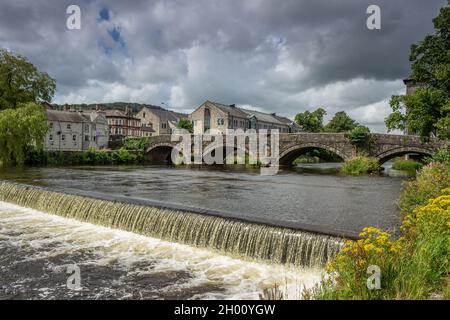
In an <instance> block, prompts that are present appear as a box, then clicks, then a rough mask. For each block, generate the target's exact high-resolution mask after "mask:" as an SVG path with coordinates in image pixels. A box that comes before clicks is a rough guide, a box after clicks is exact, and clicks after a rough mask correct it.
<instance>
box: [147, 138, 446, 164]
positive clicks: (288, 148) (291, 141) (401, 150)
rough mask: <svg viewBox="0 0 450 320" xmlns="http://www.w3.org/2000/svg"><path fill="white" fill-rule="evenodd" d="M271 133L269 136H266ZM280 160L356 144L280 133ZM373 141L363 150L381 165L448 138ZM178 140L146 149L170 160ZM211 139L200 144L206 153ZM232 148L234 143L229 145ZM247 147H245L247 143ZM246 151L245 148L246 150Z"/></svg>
mask: <svg viewBox="0 0 450 320" xmlns="http://www.w3.org/2000/svg"><path fill="white" fill-rule="evenodd" d="M269 136H270V135H269ZM279 138H280V140H279V141H280V144H279V155H280V156H279V163H280V164H282V165H289V164H292V162H293V161H294V160H295V159H296V158H297V157H298V156H300V155H302V154H304V153H306V152H308V151H310V150H312V149H323V150H327V151H329V152H332V153H334V154H336V155H338V156H339V157H340V158H342V159H343V160H348V159H350V158H352V157H354V156H355V155H356V152H357V150H356V147H355V146H354V145H353V144H352V143H351V142H350V141H349V140H348V139H347V138H346V137H345V134H344V133H284V134H279ZM371 140H372V141H373V143H371V144H370V146H369V147H367V148H366V152H367V153H368V154H369V155H370V156H372V157H376V158H377V159H378V160H379V162H380V164H382V163H384V162H386V161H388V160H390V159H392V158H395V157H398V156H402V155H405V154H408V153H416V154H419V155H421V156H431V155H433V154H434V153H435V152H436V151H437V150H438V149H439V148H442V147H444V146H447V145H449V144H450V141H444V140H439V139H435V138H431V139H430V140H429V141H427V142H424V141H422V140H421V139H420V137H417V136H408V135H393V134H378V133H373V134H371ZM177 144H178V142H172V141H171V136H170V135H160V136H155V137H152V140H151V144H150V146H149V147H148V149H147V150H146V155H147V157H148V159H149V160H150V161H155V162H160V161H169V160H170V154H171V151H172V149H173V148H174V147H175V146H176V145H177ZM209 144H210V142H206V143H205V142H204V143H203V151H204V153H205V151H206V150H208V148H209V149H210V151H211V150H212V149H213V148H211V147H208V145H209ZM229 147H230V148H233V146H229ZM246 149H247V150H248V146H246ZM247 150H246V151H247Z"/></svg>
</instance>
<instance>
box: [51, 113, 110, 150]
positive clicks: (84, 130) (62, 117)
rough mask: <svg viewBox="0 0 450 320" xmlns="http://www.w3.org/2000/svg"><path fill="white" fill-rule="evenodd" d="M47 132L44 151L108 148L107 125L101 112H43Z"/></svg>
mask: <svg viewBox="0 0 450 320" xmlns="http://www.w3.org/2000/svg"><path fill="white" fill-rule="evenodd" d="M45 113H46V117H47V124H48V126H49V131H48V132H47V134H46V136H45V140H44V150H46V151H84V150H87V149H88V148H89V147H92V148H95V149H104V148H107V147H108V136H109V130H108V124H107V121H106V116H105V114H104V113H102V112H97V111H91V112H86V113H84V112H73V111H57V110H51V109H47V110H45Z"/></svg>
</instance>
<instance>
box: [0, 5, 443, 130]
mask: <svg viewBox="0 0 450 320" xmlns="http://www.w3.org/2000/svg"><path fill="white" fill-rule="evenodd" d="M69 4H72V1H69V0H63V1H51V0H47V1H39V2H37V1H36V2H29V1H24V0H3V1H2V5H1V10H0V43H1V45H2V47H7V48H9V49H11V50H13V51H16V52H18V53H20V54H23V55H25V56H27V57H28V58H29V59H30V60H31V61H32V62H33V63H36V64H37V65H38V66H39V67H40V68H41V69H43V70H45V71H47V72H49V73H50V74H51V75H52V76H54V77H55V78H56V80H57V85H58V88H57V96H56V97H55V98H56V101H57V102H69V103H70V102H73V103H76V102H100V101H106V100H108V99H116V98H117V99H119V98H123V99H134V100H139V101H137V102H146V103H153V104H159V103H160V102H161V101H166V102H168V103H169V104H171V105H172V106H173V107H174V108H179V109H180V110H192V109H193V108H195V107H197V106H198V105H199V104H201V103H202V102H203V100H205V99H211V100H217V101H221V102H224V103H237V104H246V105H252V106H255V107H259V108H261V109H264V110H266V111H275V112H277V113H279V114H286V115H289V116H293V115H295V113H297V112H300V111H303V110H305V109H311V108H315V107H318V106H319V105H320V106H323V107H325V108H327V110H328V112H329V114H330V113H332V112H335V111H340V110H346V111H349V112H350V113H352V110H354V112H353V114H354V116H355V117H357V118H358V119H357V120H361V121H364V122H365V123H367V124H370V125H371V126H372V127H373V128H377V130H378V129H379V128H381V127H382V119H381V118H380V116H375V115H374V113H373V110H374V106H377V107H379V108H383V110H384V111H383V112H386V110H387V109H386V108H387V107H386V101H387V99H388V98H389V96H390V95H392V94H396V93H398V92H399V91H400V90H402V88H403V87H402V83H401V79H402V78H403V77H405V76H407V74H408V72H409V62H408V54H409V46H410V44H412V43H415V42H417V41H419V40H421V39H422V38H423V37H424V35H425V34H427V33H429V32H431V31H432V18H433V17H434V16H436V15H437V13H438V10H439V8H440V7H442V6H443V5H445V4H446V1H445V0H427V1H423V0H396V1H392V0H342V1H330V0H328V1H326V0H315V1H311V0H284V1H277V0H251V1H250V0H249V1H241V0H231V1H219V0H195V1H162V0H155V1H144V0H136V1H133V2H129V1H119V0H112V1H101V0H92V1H83V2H80V6H81V9H82V30H79V31H69V30H67V29H66V28H65V19H66V15H65V9H66V7H67V6H68V5H69ZM369 4H378V5H380V7H381V10H382V30H381V31H369V30H367V28H366V27H365V20H366V18H367V15H366V14H365V10H366V8H367V6H368V5H369ZM102 8H107V9H108V10H109V12H110V19H109V21H102V22H99V21H98V16H99V11H100V10H101V9H102ZM111 28H119V29H120V33H121V39H122V40H123V42H124V44H125V48H120V45H119V44H117V43H115V42H114V40H113V39H112V38H111V36H110V35H109V34H108V30H110V29H111ZM102 44H107V46H108V47H110V48H111V50H110V51H111V52H109V53H107V52H105V48H103V47H102ZM147 99H151V101H149V100H147Z"/></svg>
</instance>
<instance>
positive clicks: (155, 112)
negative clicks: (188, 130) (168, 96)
mask: <svg viewBox="0 0 450 320" xmlns="http://www.w3.org/2000/svg"><path fill="white" fill-rule="evenodd" d="M136 117H137V118H139V119H140V121H141V124H142V127H147V128H148V127H150V128H151V129H153V131H154V132H153V135H156V136H159V135H162V134H171V133H172V132H173V131H174V130H175V129H176V127H177V124H178V121H180V119H183V118H185V119H187V118H188V115H187V114H184V113H178V112H174V111H171V110H167V109H163V108H161V107H143V108H142V109H141V110H140V111H139V112H138V113H137V114H136Z"/></svg>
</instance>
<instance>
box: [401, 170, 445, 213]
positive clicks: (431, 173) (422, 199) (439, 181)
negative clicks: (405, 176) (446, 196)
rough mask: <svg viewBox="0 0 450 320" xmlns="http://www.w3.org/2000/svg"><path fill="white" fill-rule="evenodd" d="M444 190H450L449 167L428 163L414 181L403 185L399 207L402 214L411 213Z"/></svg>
mask: <svg viewBox="0 0 450 320" xmlns="http://www.w3.org/2000/svg"><path fill="white" fill-rule="evenodd" d="M444 188H450V167H449V166H448V165H447V164H444V163H439V162H436V163H430V164H428V165H426V166H425V167H423V169H422V170H421V171H420V173H419V174H418V175H417V177H416V179H415V180H412V181H406V182H404V183H403V192H402V193H401V195H400V199H399V202H398V204H399V207H400V209H401V210H402V212H404V213H405V212H411V211H412V210H414V208H415V207H417V206H419V205H422V204H424V203H426V202H427V201H428V199H430V198H434V197H436V196H437V195H438V194H439V193H440V192H441V190H442V189H444Z"/></svg>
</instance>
